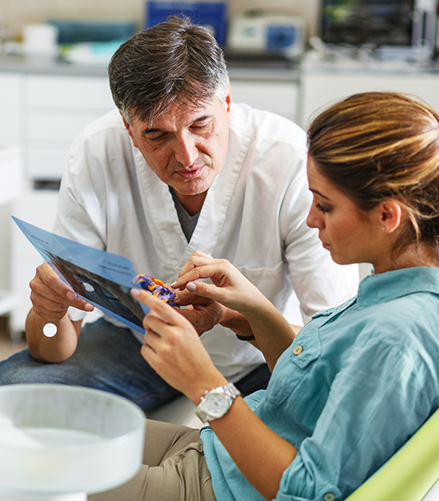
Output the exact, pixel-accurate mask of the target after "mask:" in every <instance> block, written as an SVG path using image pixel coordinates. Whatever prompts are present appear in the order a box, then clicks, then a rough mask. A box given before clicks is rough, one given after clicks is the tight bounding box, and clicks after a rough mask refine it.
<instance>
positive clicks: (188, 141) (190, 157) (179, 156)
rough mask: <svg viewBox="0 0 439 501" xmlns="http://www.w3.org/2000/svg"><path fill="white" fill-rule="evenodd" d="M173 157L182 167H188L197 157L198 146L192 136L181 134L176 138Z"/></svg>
mask: <svg viewBox="0 0 439 501" xmlns="http://www.w3.org/2000/svg"><path fill="white" fill-rule="evenodd" d="M174 155H175V159H176V160H177V162H179V163H180V164H181V165H183V166H184V167H190V166H191V165H192V164H193V163H194V162H195V160H196V159H197V157H198V148H197V146H196V144H195V141H194V139H193V138H191V137H190V136H189V135H182V136H180V137H179V138H178V139H177V143H176V146H175V151H174Z"/></svg>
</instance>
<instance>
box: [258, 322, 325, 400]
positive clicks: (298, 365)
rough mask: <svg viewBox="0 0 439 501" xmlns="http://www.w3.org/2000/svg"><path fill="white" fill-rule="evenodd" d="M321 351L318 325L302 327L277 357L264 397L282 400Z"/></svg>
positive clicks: (298, 382) (297, 383)
mask: <svg viewBox="0 0 439 501" xmlns="http://www.w3.org/2000/svg"><path fill="white" fill-rule="evenodd" d="M316 323H319V322H316ZM321 353H322V345H321V342H320V337H319V325H316V326H315V327H312V328H304V329H302V331H301V332H300V333H299V334H298V335H297V336H296V338H295V339H294V341H293V343H292V345H291V346H290V347H289V348H287V349H286V350H285V351H284V353H283V354H282V355H281V356H280V357H279V359H278V361H277V363H276V365H275V367H274V370H273V374H272V376H271V378H270V382H269V384H268V387H267V390H266V394H265V398H266V399H267V400H268V401H269V402H271V403H272V404H276V405H277V404H281V403H282V402H284V401H285V400H286V399H287V398H288V397H289V396H290V395H291V393H292V392H293V391H294V390H295V389H296V388H297V387H298V385H299V384H300V382H301V381H302V379H303V378H304V377H305V375H306V374H307V372H308V370H310V368H311V367H312V366H313V365H314V363H315V362H316V361H317V360H318V359H319V358H320V356H321Z"/></svg>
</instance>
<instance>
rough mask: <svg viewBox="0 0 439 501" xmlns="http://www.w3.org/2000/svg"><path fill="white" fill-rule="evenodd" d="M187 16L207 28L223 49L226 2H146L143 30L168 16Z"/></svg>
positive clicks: (225, 26)
mask: <svg viewBox="0 0 439 501" xmlns="http://www.w3.org/2000/svg"><path fill="white" fill-rule="evenodd" d="M171 15H176V16H179V17H181V16H182V15H183V16H187V17H189V18H190V20H191V21H192V22H193V23H195V24H199V25H201V26H204V27H205V28H207V29H208V30H209V31H210V32H211V33H212V35H213V36H214V37H215V38H216V41H217V42H218V44H219V45H220V46H221V47H223V46H224V44H225V41H226V28H227V3H226V2H160V1H156V2H154V1H153V2H146V9H145V21H144V29H146V28H150V27H151V26H155V25H156V24H158V23H161V22H163V21H166V20H167V19H168V16H171Z"/></svg>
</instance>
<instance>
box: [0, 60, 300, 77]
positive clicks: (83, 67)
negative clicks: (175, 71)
mask: <svg viewBox="0 0 439 501" xmlns="http://www.w3.org/2000/svg"><path fill="white" fill-rule="evenodd" d="M228 70H229V76H230V78H231V79H245V80H281V81H297V80H298V79H299V70H298V66H297V65H289V66H288V67H276V66H274V67H273V66H267V67H259V66H258V67H249V66H235V65H234V64H233V65H232V64H230V65H228ZM0 72H2V73H19V74H31V75H61V76H89V77H106V76H107V63H105V64H103V63H99V62H98V63H83V64H80V63H70V62H67V61H65V60H63V59H61V58H50V57H35V56H34V57H28V56H14V55H5V54H0Z"/></svg>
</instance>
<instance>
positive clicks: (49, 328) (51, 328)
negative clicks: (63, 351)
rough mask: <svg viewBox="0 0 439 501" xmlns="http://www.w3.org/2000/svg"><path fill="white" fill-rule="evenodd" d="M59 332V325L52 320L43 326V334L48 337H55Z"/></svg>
mask: <svg viewBox="0 0 439 501" xmlns="http://www.w3.org/2000/svg"><path fill="white" fill-rule="evenodd" d="M57 332H58V327H57V326H56V325H55V324H53V323H52V322H50V323H48V324H46V325H45V326H44V327H43V334H44V335H45V336H46V337H53V336H54V335H55V334H56V333H57Z"/></svg>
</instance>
